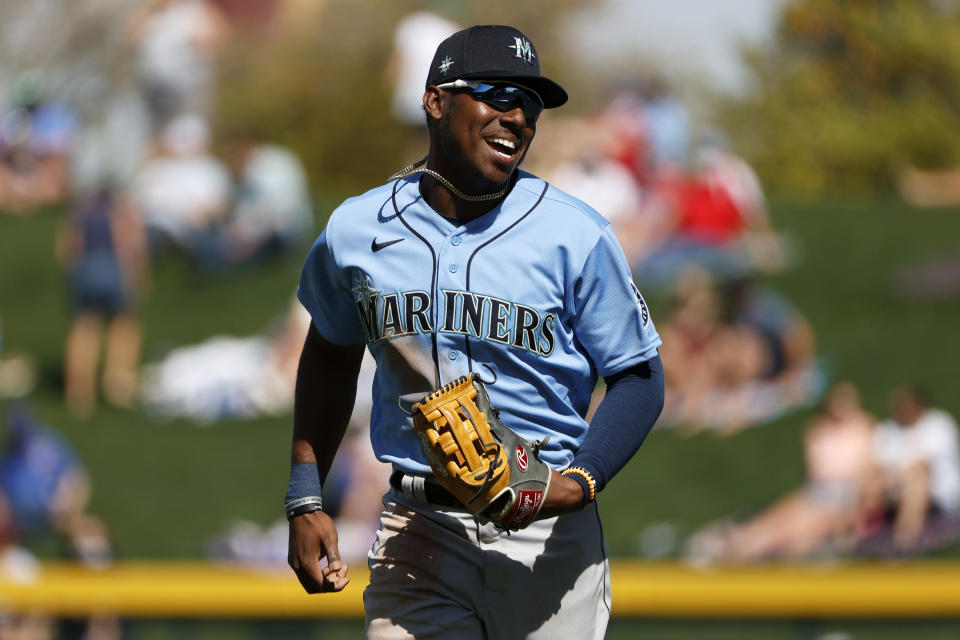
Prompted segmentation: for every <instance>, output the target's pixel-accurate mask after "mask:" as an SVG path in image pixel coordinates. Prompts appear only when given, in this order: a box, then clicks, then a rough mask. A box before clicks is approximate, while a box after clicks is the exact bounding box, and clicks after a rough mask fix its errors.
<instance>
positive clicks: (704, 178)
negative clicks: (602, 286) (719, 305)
mask: <svg viewBox="0 0 960 640" xmlns="http://www.w3.org/2000/svg"><path fill="white" fill-rule="evenodd" d="M658 191H659V192H662V193H663V196H664V198H665V199H666V201H667V202H669V203H670V207H671V209H672V220H671V223H670V225H669V226H670V229H669V230H668V232H667V233H664V234H661V235H662V237H663V238H664V240H663V242H662V244H661V245H660V246H659V247H655V248H653V249H652V250H651V251H650V252H649V253H648V254H645V255H643V256H641V257H642V259H641V260H640V261H639V262H638V261H634V262H633V263H632V266H633V268H634V272H635V273H636V274H637V278H638V279H639V280H640V281H641V282H643V283H644V284H647V285H649V286H650V287H653V288H669V286H670V285H671V283H672V282H673V280H674V279H675V278H676V277H677V275H678V274H679V273H680V271H682V270H683V269H684V268H685V267H687V266H690V265H691V264H695V265H699V266H701V267H703V268H705V269H707V270H708V271H709V272H710V273H711V274H713V275H714V276H715V277H716V278H717V279H726V278H731V277H743V276H746V275H749V274H751V273H753V272H754V271H756V270H757V269H761V270H768V271H769V270H777V269H780V268H781V267H782V266H783V265H784V264H785V261H786V254H785V247H784V245H783V243H782V242H781V240H780V239H779V238H778V237H777V236H776V235H775V234H774V233H773V231H772V229H771V227H770V221H769V217H768V215H767V210H766V201H765V199H764V196H763V191H762V189H761V187H760V182H759V180H758V179H757V177H756V174H755V173H754V172H753V169H751V168H750V166H749V165H747V164H746V162H744V161H743V160H742V159H741V158H739V157H738V156H736V155H735V154H733V153H732V152H730V151H729V150H727V149H726V148H725V146H724V145H723V144H722V143H721V142H719V138H716V137H708V138H705V139H704V141H703V142H701V144H700V147H699V149H698V150H697V154H696V171H695V173H694V174H693V175H691V176H689V177H687V178H685V179H682V180H670V181H667V183H666V185H664V186H661V187H658Z"/></svg>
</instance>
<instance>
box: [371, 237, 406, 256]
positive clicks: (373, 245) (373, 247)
mask: <svg viewBox="0 0 960 640" xmlns="http://www.w3.org/2000/svg"><path fill="white" fill-rule="evenodd" d="M403 240H404V239H403V238H397V239H396V240H387V241H386V242H377V239H376V238H374V239H373V242H371V243H370V251H373V252H374V253H376V252H377V251H380V249H386V248H387V247H389V246H390V245H392V244H397V243H398V242H403Z"/></svg>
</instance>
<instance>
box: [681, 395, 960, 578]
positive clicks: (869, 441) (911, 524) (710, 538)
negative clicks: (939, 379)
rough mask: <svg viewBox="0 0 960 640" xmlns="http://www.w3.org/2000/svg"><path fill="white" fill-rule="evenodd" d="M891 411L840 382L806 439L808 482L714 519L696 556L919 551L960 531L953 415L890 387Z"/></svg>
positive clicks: (700, 535) (693, 551) (691, 554)
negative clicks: (739, 513) (869, 403)
mask: <svg viewBox="0 0 960 640" xmlns="http://www.w3.org/2000/svg"><path fill="white" fill-rule="evenodd" d="M888 410H889V417H887V418H886V419H883V420H878V419H877V418H876V417H875V416H874V415H872V414H871V413H869V412H868V411H866V410H865V409H864V408H863V406H862V405H861V401H860V394H859V391H858V390H857V387H856V386H855V385H854V384H852V383H850V382H841V383H837V384H836V385H834V386H833V387H832V388H831V389H830V392H829V393H828V394H827V396H826V398H825V400H824V402H823V406H822V408H821V409H820V411H819V412H818V415H816V417H815V418H814V419H813V420H812V421H811V422H810V424H809V426H808V428H807V430H806V433H805V435H804V439H803V458H804V463H805V469H806V480H805V483H804V484H803V485H802V486H801V487H799V488H797V489H796V490H794V491H792V492H791V493H789V494H788V495H786V496H784V497H783V498H781V499H779V500H777V501H776V502H774V503H773V504H771V505H770V506H768V507H766V508H765V509H763V510H762V511H760V512H759V513H756V514H753V515H751V516H749V517H746V518H731V519H728V520H723V521H720V522H716V523H712V524H710V525H708V526H707V527H705V528H704V529H703V530H701V531H699V532H697V533H695V534H694V535H693V536H691V537H690V539H689V540H688V542H687V548H686V550H685V553H686V556H687V558H688V559H689V560H691V561H692V562H695V563H711V562H736V563H739V562H757V561H769V560H777V559H791V560H797V559H810V558H817V557H821V558H833V557H838V556H850V555H856V556H860V557H902V556H912V555H917V554H919V553H922V552H924V551H929V550H932V549H936V548H938V547H940V546H942V545H944V544H948V543H952V542H956V541H957V540H958V539H960V445H958V435H957V423H956V420H955V419H954V418H953V417H952V416H951V415H950V414H948V413H947V412H945V411H943V410H942V409H938V408H937V407H936V406H935V405H934V404H933V402H932V400H931V399H930V397H929V395H928V394H927V392H926V391H925V390H923V389H922V388H920V387H918V386H916V385H912V384H905V385H902V386H900V387H898V388H896V389H894V391H893V392H892V393H891V395H890V399H889V407H888Z"/></svg>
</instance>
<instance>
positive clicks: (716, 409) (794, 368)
mask: <svg viewBox="0 0 960 640" xmlns="http://www.w3.org/2000/svg"><path fill="white" fill-rule="evenodd" d="M674 298H675V303H674V304H675V307H674V310H673V312H672V313H670V314H668V315H667V317H666V319H665V321H664V322H663V323H662V325H661V328H660V335H661V336H662V337H663V343H664V344H663V347H662V348H661V353H662V355H663V358H664V373H665V376H666V385H667V399H666V406H665V407H664V411H663V414H662V415H661V418H660V424H661V425H664V426H666V425H672V424H680V425H682V426H683V428H684V429H685V430H687V432H694V431H698V430H701V429H714V430H717V431H718V432H719V433H722V434H724V435H729V434H731V433H734V432H735V431H737V430H739V429H742V428H745V427H749V426H752V425H754V424H758V423H761V422H764V421H767V420H770V419H772V418H773V417H775V416H777V415H780V414H782V413H783V412H784V411H787V410H790V409H794V408H796V407H800V406H806V405H809V404H812V403H813V402H815V401H816V399H817V398H818V397H819V395H820V393H822V391H823V374H822V372H821V371H820V370H819V368H818V367H817V363H816V361H815V359H814V338H813V331H812V329H811V328H810V326H809V323H808V322H807V321H806V319H805V318H804V317H803V315H802V314H801V313H800V312H799V311H797V310H796V309H795V308H794V307H793V306H792V305H791V304H790V303H789V302H788V301H787V300H786V299H785V298H783V297H782V296H780V295H779V294H777V293H776V292H775V291H773V290H772V289H769V288H767V287H763V286H761V285H759V284H758V283H756V282H753V281H751V280H737V281H735V282H732V283H729V284H728V285H727V286H726V287H717V286H716V285H715V284H714V281H713V279H712V277H711V276H710V274H709V273H708V272H707V271H706V270H704V269H702V268H699V267H689V268H687V269H686V270H685V271H684V272H683V273H682V275H681V276H679V277H678V278H677V281H676V284H675V293H674Z"/></svg>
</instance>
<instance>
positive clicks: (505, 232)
mask: <svg viewBox="0 0 960 640" xmlns="http://www.w3.org/2000/svg"><path fill="white" fill-rule="evenodd" d="M566 100H567V94H566V92H565V91H564V90H563V88H561V87H560V86H559V85H558V84H557V83H555V82H553V81H552V80H550V79H548V78H545V77H543V76H542V75H541V74H540V60H539V58H538V54H537V50H536V48H535V47H534V46H533V44H532V43H531V42H530V40H529V39H528V38H527V37H526V36H525V35H524V34H523V33H521V32H520V31H518V30H517V29H515V28H513V27H506V26H493V25H485V26H475V27H471V28H469V29H465V30H463V31H460V32H458V33H455V34H454V35H452V36H450V37H449V38H448V39H447V40H445V41H444V42H442V43H441V44H440V46H439V47H438V48H437V52H436V55H435V56H434V60H433V62H432V64H431V66H430V69H429V71H428V75H427V82H426V90H425V92H424V94H423V107H424V111H425V114H426V118H427V124H428V129H429V132H430V149H429V154H428V155H427V157H426V158H424V160H422V161H420V162H418V163H416V164H414V165H411V166H410V167H408V168H406V169H404V170H403V171H401V172H399V173H397V174H395V175H394V176H392V177H391V179H390V182H389V183H388V184H386V185H384V186H381V187H378V188H375V189H373V190H371V191H369V192H367V193H366V194H363V195H361V196H358V197H356V198H351V199H349V200H347V201H346V202H344V203H343V204H342V205H341V206H340V207H339V208H338V209H337V210H336V211H334V213H333V214H332V215H331V217H330V220H329V222H328V224H327V227H326V229H325V230H324V231H323V233H322V234H321V235H320V237H319V239H318V240H317V242H316V243H315V244H314V246H313V248H312V249H311V251H310V254H309V256H308V257H307V260H306V263H305V265H304V268H303V273H302V275H301V280H300V287H299V290H298V295H299V297H300V300H301V302H302V303H303V304H304V306H305V307H306V308H307V309H308V310H309V312H310V314H311V317H312V318H313V324H312V325H311V329H310V331H309V334H308V336H307V339H306V342H305V344H304V347H303V352H302V355H301V359H300V368H299V373H298V378H297V389H296V406H295V412H294V434H293V451H292V458H291V460H292V465H291V474H290V485H289V488H288V491H287V495H286V502H285V508H286V512H287V517H288V519H289V520H290V554H289V561H290V565H291V567H292V568H293V570H294V571H295V573H296V574H297V577H298V579H299V580H300V582H301V584H302V585H303V587H304V588H305V589H306V590H307V591H308V592H311V593H314V592H323V591H339V590H341V589H343V588H344V586H346V584H347V582H348V576H347V566H346V565H345V564H344V563H343V562H342V561H341V559H340V554H339V551H338V540H337V531H336V527H335V526H334V523H333V521H332V520H331V519H330V518H329V517H328V516H327V515H326V514H325V513H324V512H323V509H322V500H321V497H320V496H321V490H322V487H321V483H322V482H323V481H324V479H325V478H326V474H327V472H328V470H329V468H330V465H331V463H332V461H333V458H334V456H335V454H336V451H337V448H338V447H339V443H340V440H341V438H342V436H343V433H344V429H345V428H346V425H347V422H348V420H349V417H350V413H351V411H352V404H353V398H354V395H355V392H356V381H357V373H358V370H359V367H360V360H361V358H362V355H363V350H364V348H367V349H369V351H370V353H371V354H372V355H373V356H374V358H375V359H376V362H377V373H376V378H375V380H374V384H373V394H374V408H373V411H372V415H371V425H370V433H371V440H372V444H373V448H374V452H375V453H376V455H377V457H378V458H379V459H380V460H382V461H384V462H388V463H390V464H392V465H393V469H394V471H393V475H392V476H391V479H390V485H391V486H390V488H389V491H388V492H387V493H386V495H385V496H384V498H383V503H384V511H383V513H382V516H381V522H380V529H379V531H378V533H377V537H376V539H375V540H374V541H373V545H372V547H371V550H370V553H369V556H368V562H369V565H370V585H369V587H367V589H366V591H365V592H364V605H365V608H366V633H367V637H368V638H374V639H393V638H455V639H459V638H469V639H473V638H476V639H495V638H504V639H507V638H510V639H512V638H550V639H551V640H560V639H566V638H570V639H573V638H576V639H578V640H580V639H583V638H602V637H603V636H604V633H605V630H606V625H607V621H608V618H609V610H610V581H609V564H608V561H607V557H606V553H605V550H604V546H603V536H602V531H601V526H600V520H599V515H598V511H597V503H596V498H597V494H598V493H599V492H600V491H601V490H602V489H603V488H604V486H605V485H606V484H607V482H608V481H609V480H610V479H611V478H612V477H613V476H614V474H616V473H617V472H618V471H619V470H620V469H621V468H622V467H623V466H624V465H625V464H626V463H627V462H628V461H629V460H630V458H631V457H632V456H633V455H634V453H635V452H636V451H637V449H638V448H639V447H640V445H641V444H642V442H643V440H644V439H645V437H646V435H647V434H648V433H649V431H650V429H651V428H652V427H653V424H654V422H655V421H656V419H657V417H658V416H659V413H660V410H661V408H662V406H663V373H662V366H661V363H660V358H659V355H658V352H657V348H658V347H659V346H660V338H659V337H658V335H657V332H656V329H655V328H654V326H653V322H652V320H651V318H650V314H649V310H648V309H647V306H646V303H645V302H644V300H643V297H642V296H641V295H640V292H639V291H638V290H637V288H636V287H635V286H634V284H633V281H632V279H631V274H630V269H629V268H628V266H627V262H626V260H625V258H624V256H623V252H622V250H621V249H620V247H619V245H618V244H617V241H616V239H615V238H614V235H613V232H612V230H611V228H610V224H609V223H608V222H607V221H606V220H604V219H603V218H602V217H601V216H600V215H599V214H598V213H597V212H596V211H594V210H593V209H591V208H590V207H589V206H588V205H587V204H585V203H583V202H580V201H579V200H576V199H575V198H572V197H571V196H569V195H567V194H565V193H563V192H561V191H559V190H557V189H556V188H554V187H552V186H550V185H549V184H547V183H546V182H544V181H543V180H541V179H540V178H538V177H536V176H534V175H532V174H529V173H527V172H524V171H522V170H520V169H519V168H518V167H519V165H520V163H521V162H522V160H523V157H524V155H525V154H526V152H527V150H528V149H529V147H530V144H531V142H532V141H533V138H534V134H535V133H536V128H537V120H538V118H539V116H540V114H541V112H542V111H543V109H545V108H547V109H550V108H554V107H559V106H561V105H562V104H564V103H565V102H566ZM476 377H480V378H481V380H482V381H485V382H486V392H487V393H488V394H489V400H490V403H491V404H492V406H493V407H494V408H495V410H490V411H487V412H486V415H487V418H489V419H490V422H491V423H492V422H497V423H498V424H499V423H500V422H502V428H501V429H500V430H494V437H495V439H496V441H494V442H483V443H481V445H478V448H477V452H479V457H480V459H481V460H482V459H483V458H485V457H489V459H490V460H492V463H491V464H490V470H489V474H488V475H487V476H486V479H485V480H484V481H483V489H487V488H488V485H489V484H490V478H491V477H492V476H493V475H494V474H503V473H505V471H504V469H505V468H506V467H507V466H509V473H506V475H507V476H509V475H510V474H511V473H512V474H514V478H513V479H512V480H511V482H513V481H516V482H517V484H516V485H511V487H510V490H509V491H505V493H504V494H503V495H506V496H507V498H508V502H507V505H506V508H505V509H503V510H502V511H499V512H498V513H500V514H501V515H492V513H493V512H492V511H491V510H490V509H482V508H478V507H477V506H476V504H474V501H475V500H476V498H477V495H474V496H473V497H469V495H468V497H467V498H466V499H464V498H463V497H462V496H461V497H460V498H458V497H456V495H461V494H457V493H456V492H455V491H454V492H451V489H450V488H451V482H452V481H451V479H450V478H449V477H447V475H448V474H447V473H446V472H445V471H444V466H443V461H440V462H438V460H437V458H438V456H442V455H446V454H449V455H451V456H452V458H451V460H452V461H453V460H455V459H456V454H455V452H453V451H454V449H455V447H453V448H451V447H450V446H445V447H444V449H445V453H444V452H440V453H438V451H439V449H438V450H436V451H433V452H431V450H430V448H429V446H428V444H427V443H426V440H427V439H426V438H424V437H423V434H424V429H425V428H430V426H429V425H428V426H427V427H425V425H424V420H423V418H422V416H421V417H418V418H415V417H414V414H415V413H416V411H417V407H422V406H423V404H424V403H426V402H427V401H428V400H430V399H431V398H436V397H437V395H438V394H442V393H446V392H448V391H449V390H451V389H453V388H454V387H457V386H458V385H462V384H463V381H464V380H467V381H470V380H474V379H476ZM599 377H603V379H604V381H605V383H606V395H605V397H604V399H603V401H602V402H601V404H600V406H599V408H598V410H597V412H596V414H595V416H594V418H593V421H592V422H591V423H590V424H588V423H587V422H586V420H585V416H586V413H587V409H588V406H589V403H590V397H591V393H592V392H593V391H594V388H595V387H596V384H597V382H598V378H599ZM483 395H484V394H481V396H483ZM458 402H459V404H460V406H461V407H463V408H466V407H465V405H466V404H469V403H470V401H469V400H466V401H464V400H459V401H458ZM477 404H478V405H481V404H482V403H480V402H478V403H477ZM497 418H499V419H497ZM471 421H472V422H473V423H476V422H477V418H476V417H475V416H474V417H473V418H472V419H471ZM468 422H470V421H468ZM449 426H450V425H449V424H447V423H446V422H445V421H444V420H439V421H437V422H436V423H434V424H433V425H432V427H437V428H444V429H445V428H447V427H449ZM475 426H477V425H476V424H473V425H470V424H468V425H467V431H468V432H469V433H470V434H471V437H472V436H473V435H476V432H479V431H482V429H479V428H477V429H476V430H474V427H475ZM418 435H419V436H420V437H421V439H418ZM446 436H449V433H447V434H445V437H446ZM421 440H423V441H424V444H421ZM445 442H446V441H445ZM517 442H519V443H521V444H520V445H516V444H515V443H517ZM508 443H509V444H508ZM448 444H449V442H448ZM501 450H504V451H507V452H508V455H506V456H503V457H501V458H497V454H498V453H499V452H500V451H501ZM452 452H453V453H452ZM466 457H467V458H476V457H477V456H475V455H474V454H472V453H471V454H469V455H467V456H466ZM461 462H462V457H461ZM451 464H452V462H451ZM448 468H449V467H448ZM534 476H537V477H538V478H539V480H537V481H536V482H538V483H539V484H536V483H534V484H530V483H531V482H533V481H532V480H531V478H533V477H534ZM498 477H499V476H498ZM521 482H527V484H525V485H522V484H520V483H521ZM521 486H522V487H524V488H523V489H520V488H519V487H521ZM530 487H533V488H530ZM515 488H516V489H517V490H514V489H515ZM483 489H482V490H483ZM482 490H481V491H482ZM455 494H456V495H455ZM478 495H479V494H478ZM501 497H503V496H501ZM511 507H512V510H511ZM508 512H509V514H508V515H506V516H503V515H502V514H507V513H508Z"/></svg>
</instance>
